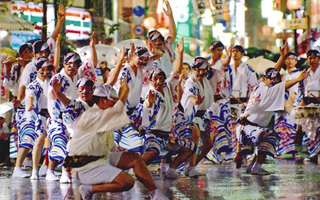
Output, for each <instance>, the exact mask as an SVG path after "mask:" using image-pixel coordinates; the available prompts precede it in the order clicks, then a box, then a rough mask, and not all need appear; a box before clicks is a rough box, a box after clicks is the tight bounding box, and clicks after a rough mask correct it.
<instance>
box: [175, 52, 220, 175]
mask: <svg viewBox="0 0 320 200" xmlns="http://www.w3.org/2000/svg"><path fill="white" fill-rule="evenodd" d="M209 70H210V69H209V66H208V62H207V60H206V59H205V58H203V57H196V58H195V59H194V62H193V65H192V73H191V74H190V76H189V78H188V79H187V81H186V83H185V85H184V90H183V95H182V97H181V105H182V107H183V109H184V112H185V115H186V120H187V126H188V128H186V131H188V132H189V133H192V138H193V141H194V142H195V143H196V144H198V143H199V138H200V137H201V140H202V146H201V147H200V154H199V155H198V156H197V155H196V154H193V155H192V156H191V158H190V159H189V168H187V169H186V171H185V175H187V176H191V177H197V176H199V175H200V174H199V172H197V170H196V169H195V166H196V165H197V164H198V163H199V162H200V161H201V160H202V159H203V158H204V157H205V156H206V155H207V153H208V152H209V150H210V149H211V148H212V146H213V138H214V135H213V134H212V133H213V131H212V128H211V123H210V118H209V116H208V114H207V113H206V111H207V109H208V108H209V107H210V106H211V105H212V103H213V101H214V100H213V97H214V93H215V91H216V87H217V82H216V80H214V78H213V76H212V71H211V70H210V71H209ZM208 72H210V73H211V74H208Z"/></svg>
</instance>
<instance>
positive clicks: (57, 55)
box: [53, 34, 61, 73]
mask: <svg viewBox="0 0 320 200" xmlns="http://www.w3.org/2000/svg"><path fill="white" fill-rule="evenodd" d="M60 40H61V35H60V34H58V37H57V40H56V49H55V51H54V63H53V66H54V68H55V70H56V71H55V72H56V73H58V70H59V65H60Z"/></svg>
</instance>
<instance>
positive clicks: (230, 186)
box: [0, 160, 320, 200]
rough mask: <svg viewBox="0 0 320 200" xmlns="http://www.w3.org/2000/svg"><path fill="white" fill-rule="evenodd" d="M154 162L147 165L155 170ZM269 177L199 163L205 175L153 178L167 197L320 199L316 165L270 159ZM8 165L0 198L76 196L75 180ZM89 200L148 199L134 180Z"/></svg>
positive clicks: (319, 174)
mask: <svg viewBox="0 0 320 200" xmlns="http://www.w3.org/2000/svg"><path fill="white" fill-rule="evenodd" d="M158 167H159V166H158V165H154V166H152V167H151V169H152V170H154V171H157V168H158ZM264 168H265V169H266V170H268V171H269V172H271V175H269V176H252V175H250V174H246V173H245V168H241V169H235V165H234V164H232V165H229V166H222V165H221V166H220V165H200V166H199V171H200V172H202V173H205V174H206V176H203V177H199V178H197V179H191V178H187V177H184V176H182V177H181V178H179V179H177V180H165V179H163V178H162V177H160V176H158V175H155V176H154V179H155V181H156V183H157V185H158V186H159V187H160V188H161V189H162V191H163V193H164V194H166V196H168V197H169V199H185V200H187V199H190V200H194V199H218V200H220V199H221V200H222V199H237V200H239V199H290V200H291V199H303V200H305V199H308V200H311V199H317V200H320V166H319V165H314V164H304V165H302V164H296V163H295V162H294V161H293V160H274V161H269V163H268V164H265V165H264ZM12 170H13V169H12V168H2V169H1V170H0V200H6V199H17V200H29V199H37V200H38V199H49V200H59V199H80V193H79V190H78V188H79V183H77V182H76V181H75V182H73V183H72V184H60V183H59V182H58V181H55V182H48V181H45V180H44V178H41V179H40V180H38V181H30V180H29V179H19V178H16V179H11V172H12ZM93 199H117V200H119V199H128V200H129V199H130V200H131V199H137V200H138V199H139V200H140V199H150V198H149V196H148V191H147V190H146V188H145V187H143V186H142V185H141V184H140V183H139V182H138V181H136V184H135V186H134V188H132V189H131V190H130V191H128V192H122V193H97V194H95V195H94V196H93Z"/></svg>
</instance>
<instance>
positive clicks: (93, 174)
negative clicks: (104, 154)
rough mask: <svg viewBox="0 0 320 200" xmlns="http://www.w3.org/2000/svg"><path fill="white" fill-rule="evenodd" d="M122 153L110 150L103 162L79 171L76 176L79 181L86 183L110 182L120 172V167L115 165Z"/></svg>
mask: <svg viewBox="0 0 320 200" xmlns="http://www.w3.org/2000/svg"><path fill="white" fill-rule="evenodd" d="M122 153H123V152H111V153H110V154H109V159H107V160H106V163H105V164H102V165H99V166H96V167H92V168H89V169H85V170H83V171H79V172H78V178H79V181H80V183H82V184H87V185H96V184H103V183H111V182H112V181H113V180H114V179H115V178H116V177H117V176H118V175H119V174H120V172H122V170H121V169H119V168H117V167H116V166H117V165H118V162H119V160H120V158H121V155H122Z"/></svg>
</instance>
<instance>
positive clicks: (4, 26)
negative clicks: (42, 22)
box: [0, 7, 34, 31]
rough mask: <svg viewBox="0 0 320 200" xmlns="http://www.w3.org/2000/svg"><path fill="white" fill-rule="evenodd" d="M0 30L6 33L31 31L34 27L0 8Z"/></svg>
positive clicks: (6, 9)
mask: <svg viewBox="0 0 320 200" xmlns="http://www.w3.org/2000/svg"><path fill="white" fill-rule="evenodd" d="M0 30H6V31H33V30H34V26H33V25H32V24H31V23H30V22H28V21H26V20H24V19H21V18H19V17H17V16H15V15H13V14H11V13H10V10H9V9H8V8H5V7H1V8H0Z"/></svg>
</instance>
